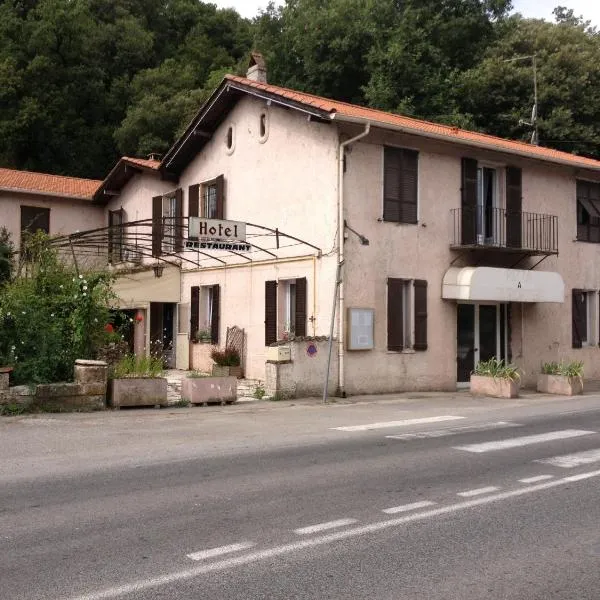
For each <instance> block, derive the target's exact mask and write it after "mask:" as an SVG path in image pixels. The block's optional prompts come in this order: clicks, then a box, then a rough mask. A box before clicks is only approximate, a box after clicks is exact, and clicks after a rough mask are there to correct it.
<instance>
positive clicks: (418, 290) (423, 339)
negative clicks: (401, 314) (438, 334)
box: [413, 279, 427, 350]
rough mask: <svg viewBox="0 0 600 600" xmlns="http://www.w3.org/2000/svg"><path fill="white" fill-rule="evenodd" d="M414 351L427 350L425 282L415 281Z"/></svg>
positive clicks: (421, 280)
mask: <svg viewBox="0 0 600 600" xmlns="http://www.w3.org/2000/svg"><path fill="white" fill-rule="evenodd" d="M413 347H414V349H415V350H427V282H426V281H425V280H423V279H415V344H414V346H413Z"/></svg>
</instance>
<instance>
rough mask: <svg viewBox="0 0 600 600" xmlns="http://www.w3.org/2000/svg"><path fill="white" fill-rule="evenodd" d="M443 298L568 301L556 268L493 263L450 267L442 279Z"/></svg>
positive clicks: (495, 300)
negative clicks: (496, 265) (521, 267)
mask: <svg viewBox="0 0 600 600" xmlns="http://www.w3.org/2000/svg"><path fill="white" fill-rule="evenodd" d="M442 298H444V299H446V300H465V301H469V300H471V301H479V302H485V301H487V302H560V303H563V302H564V301H565V283H564V281H563V279H562V277H561V276H560V274H559V273H555V272H553V271H523V270H519V269H498V268H493V267H462V268H460V267H451V268H450V269H448V270H447V271H446V274H445V275H444V280H443V283H442Z"/></svg>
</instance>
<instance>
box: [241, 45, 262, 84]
mask: <svg viewBox="0 0 600 600" xmlns="http://www.w3.org/2000/svg"><path fill="white" fill-rule="evenodd" d="M246 78H247V79H251V80H252V81H258V82H260V83H267V64H266V63H265V59H264V57H263V55H262V54H261V53H260V52H250V60H249V61H248V71H247V72H246Z"/></svg>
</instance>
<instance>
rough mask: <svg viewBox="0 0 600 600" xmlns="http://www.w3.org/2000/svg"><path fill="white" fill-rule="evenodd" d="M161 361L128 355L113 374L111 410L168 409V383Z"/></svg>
mask: <svg viewBox="0 0 600 600" xmlns="http://www.w3.org/2000/svg"><path fill="white" fill-rule="evenodd" d="M162 373H163V362H162V359H161V358H160V357H153V356H135V355H134V354H128V355H127V356H125V357H123V358H122V359H121V360H120V361H119V362H118V363H116V364H115V365H114V366H113V367H112V369H111V372H110V385H109V406H111V407H112V408H120V407H121V406H156V405H160V406H167V380H166V378H164V377H162Z"/></svg>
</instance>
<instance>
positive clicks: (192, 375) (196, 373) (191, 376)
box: [186, 371, 212, 379]
mask: <svg viewBox="0 0 600 600" xmlns="http://www.w3.org/2000/svg"><path fill="white" fill-rule="evenodd" d="M186 377H187V378H188V379H203V378H205V377H212V375H211V374H210V373H202V372H201V371H188V374H187V375H186Z"/></svg>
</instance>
